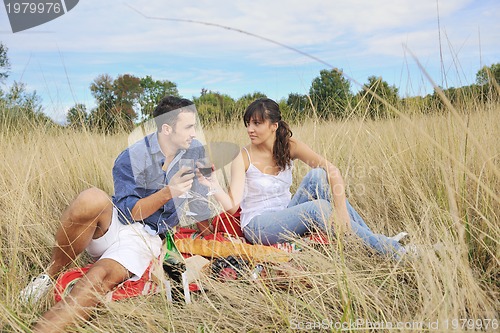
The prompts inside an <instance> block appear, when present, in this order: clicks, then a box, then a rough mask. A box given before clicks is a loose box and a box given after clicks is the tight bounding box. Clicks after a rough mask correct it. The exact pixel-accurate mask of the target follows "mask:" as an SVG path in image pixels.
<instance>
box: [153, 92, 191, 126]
mask: <svg viewBox="0 0 500 333" xmlns="http://www.w3.org/2000/svg"><path fill="white" fill-rule="evenodd" d="M191 105H194V103H193V102H191V101H190V100H189V99H186V98H180V97H176V96H165V97H163V98H162V99H161V101H160V103H158V105H157V106H156V108H155V110H154V111H153V117H154V119H155V122H156V127H157V129H158V131H161V127H162V126H163V125H164V124H168V125H170V126H172V127H173V128H175V124H176V123H177V116H178V115H179V113H181V112H182V111H190V112H196V109H195V108H193V107H191V108H186V107H188V106H191Z"/></svg>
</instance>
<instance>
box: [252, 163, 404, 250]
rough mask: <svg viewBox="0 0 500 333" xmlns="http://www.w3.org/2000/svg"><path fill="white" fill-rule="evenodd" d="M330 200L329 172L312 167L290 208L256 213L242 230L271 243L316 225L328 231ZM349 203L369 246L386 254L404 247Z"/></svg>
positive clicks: (358, 232) (358, 231)
mask: <svg viewBox="0 0 500 333" xmlns="http://www.w3.org/2000/svg"><path fill="white" fill-rule="evenodd" d="M331 202H332V200H331V191H330V185H329V183H328V180H327V177H326V172H325V171H324V170H323V169H321V168H316V169H313V170H311V171H309V172H308V173H307V175H306V176H305V177H304V179H303V180H302V182H301V184H300V186H299V188H298V189H297V192H296V193H295V195H294V196H293V197H292V200H291V201H290V204H289V205H288V207H287V208H285V209H284V210H281V211H277V212H270V213H264V214H262V215H258V216H256V217H254V218H253V219H252V220H250V222H249V224H248V225H247V226H245V228H244V229H243V233H244V234H245V238H246V239H247V240H248V241H250V242H252V243H259V244H264V245H271V244H276V243H280V242H283V241H285V240H286V236H287V234H290V233H294V234H297V235H299V236H302V235H304V234H305V233H307V232H308V231H311V230H312V229H314V228H319V229H321V230H323V231H326V229H327V226H326V222H327V221H328V219H329V217H330V215H331V213H332V204H331ZM346 205H347V210H348V212H349V215H350V217H351V227H352V230H353V231H354V232H355V233H356V235H357V236H358V237H360V238H361V239H362V240H363V241H364V242H365V243H366V244H367V245H368V246H370V247H372V248H373V249H375V250H376V251H378V252H379V253H382V254H386V255H395V254H396V252H397V251H398V250H401V249H402V246H401V244H399V242H397V241H395V240H393V239H390V238H388V237H387V236H385V235H382V234H375V233H373V231H371V229H370V228H369V227H368V226H367V225H366V223H365V221H363V219H362V218H361V216H359V214H358V213H357V212H356V210H354V208H353V207H352V206H351V204H350V203H349V201H347V200H346ZM396 256H397V257H398V255H397V254H396Z"/></svg>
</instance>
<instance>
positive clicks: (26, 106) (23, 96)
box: [5, 81, 43, 116]
mask: <svg viewBox="0 0 500 333" xmlns="http://www.w3.org/2000/svg"><path fill="white" fill-rule="evenodd" d="M5 101H6V104H7V107H8V108H9V109H10V110H11V111H13V112H16V111H17V112H24V113H26V114H27V115H33V116H35V115H39V114H41V113H42V110H43V108H42V99H41V98H40V96H38V95H37V93H36V90H35V91H33V92H28V91H27V90H26V84H24V83H22V82H17V81H16V82H14V84H13V85H12V86H11V87H10V89H9V91H8V92H7V94H6V95H5Z"/></svg>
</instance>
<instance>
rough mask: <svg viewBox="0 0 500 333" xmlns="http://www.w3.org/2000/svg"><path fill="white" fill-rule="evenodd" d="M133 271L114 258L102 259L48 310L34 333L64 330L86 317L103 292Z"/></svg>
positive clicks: (123, 279) (34, 329) (34, 328)
mask: <svg viewBox="0 0 500 333" xmlns="http://www.w3.org/2000/svg"><path fill="white" fill-rule="evenodd" d="M130 276H131V274H130V273H129V272H128V271H127V270H126V269H125V267H123V266H122V265H121V264H119V263H118V262H116V261H114V260H112V259H102V260H98V261H97V262H96V263H95V264H94V265H92V268H91V269H90V270H89V271H88V272H87V274H85V276H84V277H83V278H82V279H80V280H79V281H78V282H77V283H76V284H75V286H74V287H73V289H72V290H71V292H70V293H69V295H67V296H66V297H65V298H64V299H63V300H62V301H60V302H58V303H57V304H55V305H54V306H53V307H52V308H51V309H50V310H49V311H48V312H46V313H45V314H44V315H43V316H42V318H41V319H40V320H39V321H38V323H37V324H36V325H35V326H34V327H33V332H37V333H41V332H63V331H64V329H65V328H66V327H67V326H69V325H70V324H72V323H74V321H75V320H76V319H79V320H86V319H88V318H89V317H90V315H91V312H92V310H93V308H94V307H95V306H97V305H98V304H99V299H100V297H101V296H102V295H105V294H106V293H107V292H109V291H110V290H112V289H113V288H114V287H116V286H117V285H118V284H119V283H121V282H123V281H125V280H126V279H128V278H129V277H130Z"/></svg>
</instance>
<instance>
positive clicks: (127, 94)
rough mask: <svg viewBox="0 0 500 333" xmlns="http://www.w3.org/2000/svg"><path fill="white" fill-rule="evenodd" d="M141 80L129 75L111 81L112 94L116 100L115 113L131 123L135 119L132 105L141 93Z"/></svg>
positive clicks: (135, 115) (135, 114)
mask: <svg viewBox="0 0 500 333" xmlns="http://www.w3.org/2000/svg"><path fill="white" fill-rule="evenodd" d="M143 90H144V89H143V88H142V87H141V79H139V78H138V77H135V76H133V75H130V74H124V75H119V76H118V77H117V78H116V79H115V80H114V81H113V93H114V95H115V98H116V105H115V108H117V112H118V113H119V114H120V115H122V116H123V117H124V118H125V119H129V120H130V121H131V122H132V121H133V120H134V119H135V118H137V113H136V112H135V110H134V105H135V104H136V103H137V101H138V99H139V96H140V95H141V94H142V92H143Z"/></svg>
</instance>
